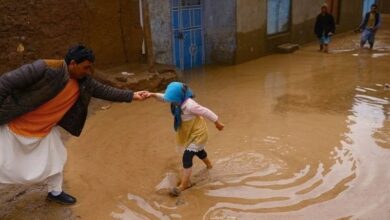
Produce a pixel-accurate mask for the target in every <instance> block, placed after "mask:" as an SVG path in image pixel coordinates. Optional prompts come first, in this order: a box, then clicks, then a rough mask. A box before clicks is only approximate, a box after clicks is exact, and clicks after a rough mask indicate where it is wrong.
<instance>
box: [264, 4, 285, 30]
mask: <svg viewBox="0 0 390 220" xmlns="http://www.w3.org/2000/svg"><path fill="white" fill-rule="evenodd" d="M267 7H268V8H267V34H268V35H272V34H277V33H281V32H286V31H288V30H289V28H290V13H291V10H290V8H291V0H268V5H267Z"/></svg>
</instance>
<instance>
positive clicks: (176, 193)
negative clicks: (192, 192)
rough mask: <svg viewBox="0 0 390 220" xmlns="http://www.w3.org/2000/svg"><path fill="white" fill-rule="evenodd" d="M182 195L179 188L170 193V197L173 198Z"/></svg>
mask: <svg viewBox="0 0 390 220" xmlns="http://www.w3.org/2000/svg"><path fill="white" fill-rule="evenodd" d="M180 193H181V190H180V188H179V187H173V188H172V190H171V191H170V192H169V195H171V196H173V197H178V196H179V195H180Z"/></svg>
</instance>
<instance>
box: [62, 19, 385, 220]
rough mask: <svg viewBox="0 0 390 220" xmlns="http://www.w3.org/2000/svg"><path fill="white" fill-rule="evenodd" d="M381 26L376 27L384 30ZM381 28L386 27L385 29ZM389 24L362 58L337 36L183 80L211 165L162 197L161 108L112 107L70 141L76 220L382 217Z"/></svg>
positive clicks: (171, 168)
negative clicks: (219, 125) (217, 122)
mask: <svg viewBox="0 0 390 220" xmlns="http://www.w3.org/2000/svg"><path fill="white" fill-rule="evenodd" d="M386 25H388V24H385V25H384V26H386ZM387 27H388V26H387ZM389 30H390V29H388V28H387V29H385V28H383V29H382V30H381V32H380V33H379V34H378V38H377V44H376V47H375V49H374V50H373V51H370V50H368V49H363V50H360V49H357V48H358V43H359V42H358V41H359V37H358V35H355V34H351V33H349V34H344V36H339V37H338V38H336V39H335V40H334V42H333V44H332V48H331V50H332V51H331V53H330V54H324V53H319V52H317V51H316V50H317V45H316V44H310V45H307V46H305V47H303V48H301V50H300V51H298V52H296V53H294V54H288V55H272V56H267V57H264V58H261V59H258V60H255V61H252V62H249V63H245V64H242V65H237V66H230V67H207V68H206V69H204V70H197V71H192V72H189V73H187V74H186V79H187V82H188V84H189V85H190V86H191V87H192V88H193V90H194V91H195V92H196V94H197V100H198V101H199V102H200V103H201V104H203V105H205V106H207V107H209V108H211V109H212V110H214V111H215V112H216V113H218V114H219V116H220V119H221V120H222V121H223V122H224V123H225V124H226V129H225V130H224V131H222V132H218V131H217V130H216V129H215V128H214V127H213V124H212V123H209V131H210V139H209V143H208V146H207V151H208V153H209V157H210V159H211V160H212V161H213V163H214V168H213V169H212V170H211V171H210V172H208V171H206V170H205V168H204V167H203V165H202V163H201V162H200V161H199V160H195V167H194V169H195V171H194V175H193V177H192V181H193V182H195V183H196V185H195V186H194V187H193V188H191V189H189V190H187V191H185V192H184V193H183V194H182V195H181V196H180V197H178V198H171V197H169V196H168V195H167V191H166V187H168V186H170V185H172V184H174V183H173V182H174V181H175V178H176V177H175V176H176V175H177V174H178V173H179V170H180V165H181V163H180V161H181V155H180V153H177V151H176V149H175V146H174V132H173V129H172V119H171V116H170V114H169V106H168V105H166V104H162V103H158V102H156V101H154V100H147V101H145V102H143V103H133V104H130V105H126V104H115V105H113V106H112V107H111V108H110V109H109V110H106V111H101V112H98V113H97V114H96V115H95V116H94V117H92V118H91V119H90V120H89V122H88V125H87V127H86V129H85V131H84V134H83V136H82V137H81V138H79V139H71V140H70V141H69V142H68V146H69V148H68V149H69V161H68V166H67V169H66V173H65V176H66V178H67V180H68V187H69V191H70V192H72V193H74V194H75V195H77V196H78V199H79V201H80V202H79V203H78V205H76V206H74V207H73V211H74V212H75V214H76V215H78V216H81V218H82V219H83V218H84V219H110V218H112V219H124V220H126V219H390V205H389V204H390V171H389V167H390V160H389V158H390V120H389V118H390V111H389V110H390V88H386V84H388V83H390V65H389V61H390V56H389V55H390V38H389V37H390V33H389Z"/></svg>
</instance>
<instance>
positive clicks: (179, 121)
mask: <svg viewBox="0 0 390 220" xmlns="http://www.w3.org/2000/svg"><path fill="white" fill-rule="evenodd" d="M145 97H154V98H156V99H157V100H159V101H164V102H168V103H171V112H172V115H173V117H174V130H175V131H176V134H177V135H176V140H177V144H178V146H179V147H184V148H185V150H184V153H183V159H182V162H183V171H182V174H181V181H180V183H179V184H178V187H174V188H173V189H172V191H171V195H172V196H178V195H179V194H180V193H181V192H182V191H183V190H185V189H187V188H189V187H191V185H192V184H191V182H190V177H191V172H192V159H193V157H194V156H195V155H196V156H197V157H198V158H199V159H201V160H202V161H203V163H204V164H205V165H206V167H207V169H211V168H212V165H211V162H210V160H209V159H208V157H207V152H206V151H205V145H206V142H207V139H208V130H207V125H206V121H205V120H204V119H203V117H204V118H207V119H208V120H210V121H212V122H214V124H215V127H216V128H217V129H218V130H220V131H221V130H222V129H223V128H224V125H223V124H222V123H221V122H220V121H219V119H218V116H217V115H216V114H215V113H214V112H212V111H211V110H210V109H208V108H206V107H203V106H201V105H199V104H198V103H197V102H195V100H194V99H193V98H194V95H193V93H192V91H191V89H190V88H188V86H187V85H186V84H184V83H180V82H172V83H170V84H169V85H168V86H167V89H166V90H165V93H164V94H162V93H148V94H147V95H146V96H145Z"/></svg>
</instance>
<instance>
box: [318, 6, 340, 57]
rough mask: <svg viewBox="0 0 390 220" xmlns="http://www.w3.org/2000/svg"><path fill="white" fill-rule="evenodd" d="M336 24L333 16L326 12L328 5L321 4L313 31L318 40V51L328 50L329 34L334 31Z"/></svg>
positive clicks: (326, 51)
mask: <svg viewBox="0 0 390 220" xmlns="http://www.w3.org/2000/svg"><path fill="white" fill-rule="evenodd" d="M335 30H336V26H335V22H334V19H333V16H332V15H331V14H330V13H328V5H327V4H323V5H322V6H321V13H320V14H319V15H318V16H317V19H316V23H315V26H314V33H315V35H316V36H317V38H318V40H319V41H320V51H324V52H325V53H328V52H329V43H330V40H331V36H332V35H333V34H334V33H335Z"/></svg>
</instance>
